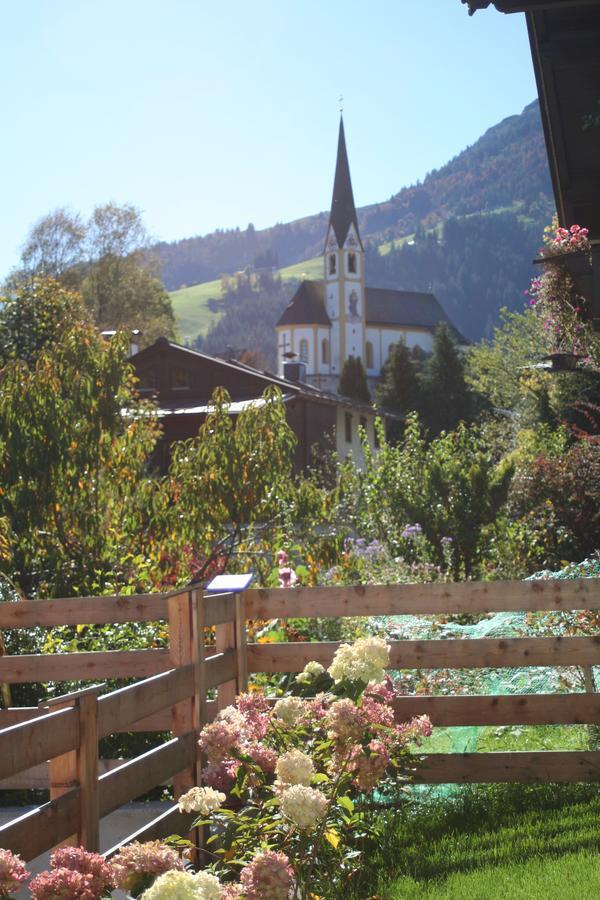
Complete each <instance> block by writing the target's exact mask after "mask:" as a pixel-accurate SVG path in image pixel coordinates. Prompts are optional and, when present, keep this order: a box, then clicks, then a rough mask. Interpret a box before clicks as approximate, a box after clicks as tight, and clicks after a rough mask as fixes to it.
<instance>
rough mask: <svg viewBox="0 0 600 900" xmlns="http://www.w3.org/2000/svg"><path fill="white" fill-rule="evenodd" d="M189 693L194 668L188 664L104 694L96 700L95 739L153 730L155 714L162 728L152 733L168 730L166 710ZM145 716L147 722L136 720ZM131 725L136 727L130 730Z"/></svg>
mask: <svg viewBox="0 0 600 900" xmlns="http://www.w3.org/2000/svg"><path fill="white" fill-rule="evenodd" d="M193 691H194V667H193V666H192V665H188V666H183V667H182V668H180V669H169V670H168V671H167V672H161V673H160V674H159V675H154V676H152V677H151V678H146V679H144V681H138V682H137V684H130V685H128V686H127V687H124V688H120V689H119V690H117V691H112V692H111V693H110V694H105V695H104V696H103V697H100V698H99V700H98V733H99V736H100V737H105V736H106V735H107V734H114V733H116V732H119V731H129V730H136V731H146V730H148V731H153V730H155V728H154V726H153V724H152V722H153V719H154V717H155V716H156V715H160V723H161V726H164V727H159V728H158V729H156V730H158V731H170V730H171V716H170V707H171V706H172V704H173V703H178V702H179V701H180V700H183V699H184V698H185V697H189V696H190V695H191V694H192V693H193ZM148 717H152V718H151V719H150V721H146V722H145V723H144V721H139V720H144V719H148ZM133 723H137V728H135V729H133V728H132V725H133ZM165 723H166V724H165ZM148 725H150V727H148Z"/></svg>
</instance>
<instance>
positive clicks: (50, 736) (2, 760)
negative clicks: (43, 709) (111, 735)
mask: <svg viewBox="0 0 600 900" xmlns="http://www.w3.org/2000/svg"><path fill="white" fill-rule="evenodd" d="M78 744H79V723H78V715H77V712H76V711H75V710H73V709H62V710H59V711H57V712H51V713H45V714H44V713H41V714H40V712H39V710H38V716H37V718H35V719H32V720H31V721H30V722H23V723H21V724H20V725H12V726H10V727H9V728H6V729H4V730H3V731H1V732H0V779H2V778H8V777H9V776H11V775H16V774H17V773H18V772H21V771H23V769H28V768H31V766H35V765H37V764H38V763H41V762H44V761H45V760H47V759H51V758H52V757H54V756H60V755H61V754H63V753H67V752H68V751H69V750H74V749H75V747H77V746H78Z"/></svg>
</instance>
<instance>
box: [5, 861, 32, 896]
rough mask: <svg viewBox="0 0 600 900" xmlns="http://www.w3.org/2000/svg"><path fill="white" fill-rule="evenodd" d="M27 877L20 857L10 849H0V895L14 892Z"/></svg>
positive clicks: (27, 873) (27, 874)
mask: <svg viewBox="0 0 600 900" xmlns="http://www.w3.org/2000/svg"><path fill="white" fill-rule="evenodd" d="M28 878H29V872H28V871H27V869H26V868H25V865H24V863H23V860H22V859H21V857H20V856H19V855H18V854H16V853H11V851H10V850H0V897H8V896H9V894H14V893H15V892H16V891H18V890H19V888H20V887H21V885H22V884H23V882H25V881H27V879H28Z"/></svg>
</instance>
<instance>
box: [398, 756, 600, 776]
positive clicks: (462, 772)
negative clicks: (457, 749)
mask: <svg viewBox="0 0 600 900" xmlns="http://www.w3.org/2000/svg"><path fill="white" fill-rule="evenodd" d="M414 780H415V782H417V783H420V784H484V783H486V784H487V783H493V782H508V781H510V782H537V783H548V782H577V781H600V750H588V751H583V750H582V751H578V750H558V751H555V750H544V751H540V752H539V753H535V752H526V753H520V752H516V751H511V752H508V753H432V754H430V755H428V756H425V757H422V762H421V763H420V764H419V765H418V768H417V772H416V774H415V778H414Z"/></svg>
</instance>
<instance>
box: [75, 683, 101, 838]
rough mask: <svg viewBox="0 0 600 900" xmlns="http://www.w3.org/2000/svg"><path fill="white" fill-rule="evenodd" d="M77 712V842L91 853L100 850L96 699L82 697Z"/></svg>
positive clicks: (87, 695) (93, 695) (95, 697)
mask: <svg viewBox="0 0 600 900" xmlns="http://www.w3.org/2000/svg"><path fill="white" fill-rule="evenodd" d="M77 706H78V708H79V735H80V743H79V752H78V754H77V776H78V780H79V790H80V794H79V796H80V800H81V806H80V810H81V811H80V817H79V831H78V834H77V840H78V842H79V844H80V845H81V846H82V847H85V849H86V850H90V851H92V852H94V853H98V852H99V850H100V824H99V815H98V695H97V693H94V694H84V695H83V696H81V697H79V698H78V700H77Z"/></svg>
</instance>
